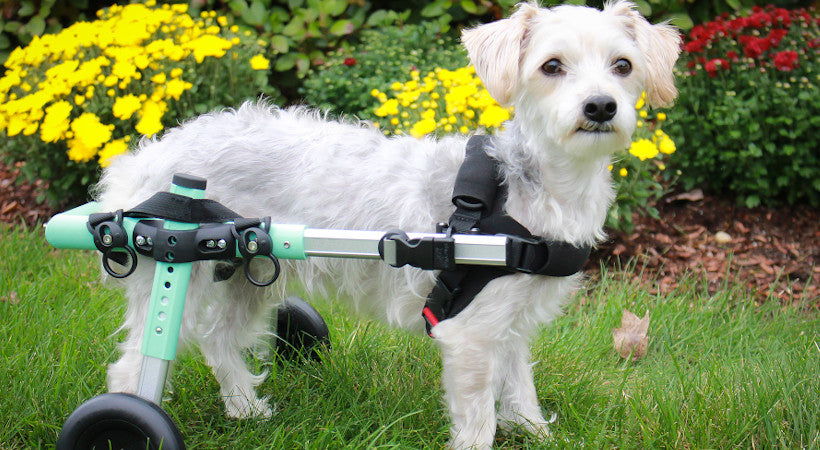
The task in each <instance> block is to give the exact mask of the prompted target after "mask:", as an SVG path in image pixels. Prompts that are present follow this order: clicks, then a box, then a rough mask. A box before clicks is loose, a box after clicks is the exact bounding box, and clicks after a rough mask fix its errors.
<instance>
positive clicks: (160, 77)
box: [151, 72, 165, 84]
mask: <svg viewBox="0 0 820 450" xmlns="http://www.w3.org/2000/svg"><path fill="white" fill-rule="evenodd" d="M151 81H153V82H154V83H157V84H162V83H165V73H163V72H160V73H158V74H156V75H154V76H153V77H151Z"/></svg>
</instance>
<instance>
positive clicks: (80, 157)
mask: <svg viewBox="0 0 820 450" xmlns="http://www.w3.org/2000/svg"><path fill="white" fill-rule="evenodd" d="M96 154H97V149H96V148H91V147H89V146H87V145H85V144H84V143H83V141H82V140H81V139H72V140H70V141H68V158H69V159H71V160H72V161H77V162H88V161H91V159H92V158H94V156H96Z"/></svg>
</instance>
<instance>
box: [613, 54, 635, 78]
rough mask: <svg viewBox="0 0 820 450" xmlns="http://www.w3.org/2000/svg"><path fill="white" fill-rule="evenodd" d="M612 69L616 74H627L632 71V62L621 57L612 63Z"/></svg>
mask: <svg viewBox="0 0 820 450" xmlns="http://www.w3.org/2000/svg"><path fill="white" fill-rule="evenodd" d="M612 69H613V70H614V71H615V73H617V74H618V75H629V73H630V72H632V63H630V62H629V60H626V59H623V58H621V59H619V60H617V61H615V64H613V66H612Z"/></svg>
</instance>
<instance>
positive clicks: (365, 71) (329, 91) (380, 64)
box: [300, 23, 467, 119]
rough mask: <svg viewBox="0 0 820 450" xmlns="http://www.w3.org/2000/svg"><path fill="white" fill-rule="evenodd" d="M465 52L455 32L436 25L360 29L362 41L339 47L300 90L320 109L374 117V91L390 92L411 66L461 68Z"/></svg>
mask: <svg viewBox="0 0 820 450" xmlns="http://www.w3.org/2000/svg"><path fill="white" fill-rule="evenodd" d="M466 63H467V56H466V54H465V52H464V51H463V50H462V49H461V47H460V45H459V44H458V41H457V40H456V39H455V38H453V37H452V36H449V35H446V34H440V33H439V32H438V26H437V25H435V24H430V23H422V24H420V25H405V26H403V27H397V26H391V27H383V28H380V29H376V30H365V31H363V32H362V33H361V44H359V45H355V46H351V47H349V48H340V49H338V50H336V51H334V52H332V53H330V54H329V55H327V58H326V59H325V61H323V63H322V64H321V65H319V66H318V67H316V68H314V69H311V71H310V72H309V73H308V76H307V78H306V79H305V81H304V85H303V87H302V89H301V90H300V92H301V94H302V95H303V96H304V98H305V100H306V101H307V102H308V103H310V104H312V105H316V106H318V107H319V108H321V109H329V110H332V111H334V112H340V113H346V114H353V115H356V116H358V117H360V118H362V119H374V118H375V116H374V114H373V101H374V99H373V97H372V96H371V95H370V91H371V90H372V89H377V90H379V91H386V90H387V89H388V88H389V86H390V84H391V83H393V82H394V81H395V80H398V79H401V78H403V77H405V76H407V74H408V73H410V72H411V71H412V70H419V71H422V72H425V73H426V72H428V71H431V70H433V69H434V68H435V67H451V68H456V67H461V66H463V65H465V64H466Z"/></svg>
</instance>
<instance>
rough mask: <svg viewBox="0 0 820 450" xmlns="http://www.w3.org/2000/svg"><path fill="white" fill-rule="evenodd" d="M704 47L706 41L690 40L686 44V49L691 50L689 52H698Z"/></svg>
mask: <svg viewBox="0 0 820 450" xmlns="http://www.w3.org/2000/svg"><path fill="white" fill-rule="evenodd" d="M704 47H706V41H692V42H688V43H687V44H686V45H685V46H684V48H685V49H686V51H687V52H689V53H698V52H700V51H702V50H703V48H704Z"/></svg>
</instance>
